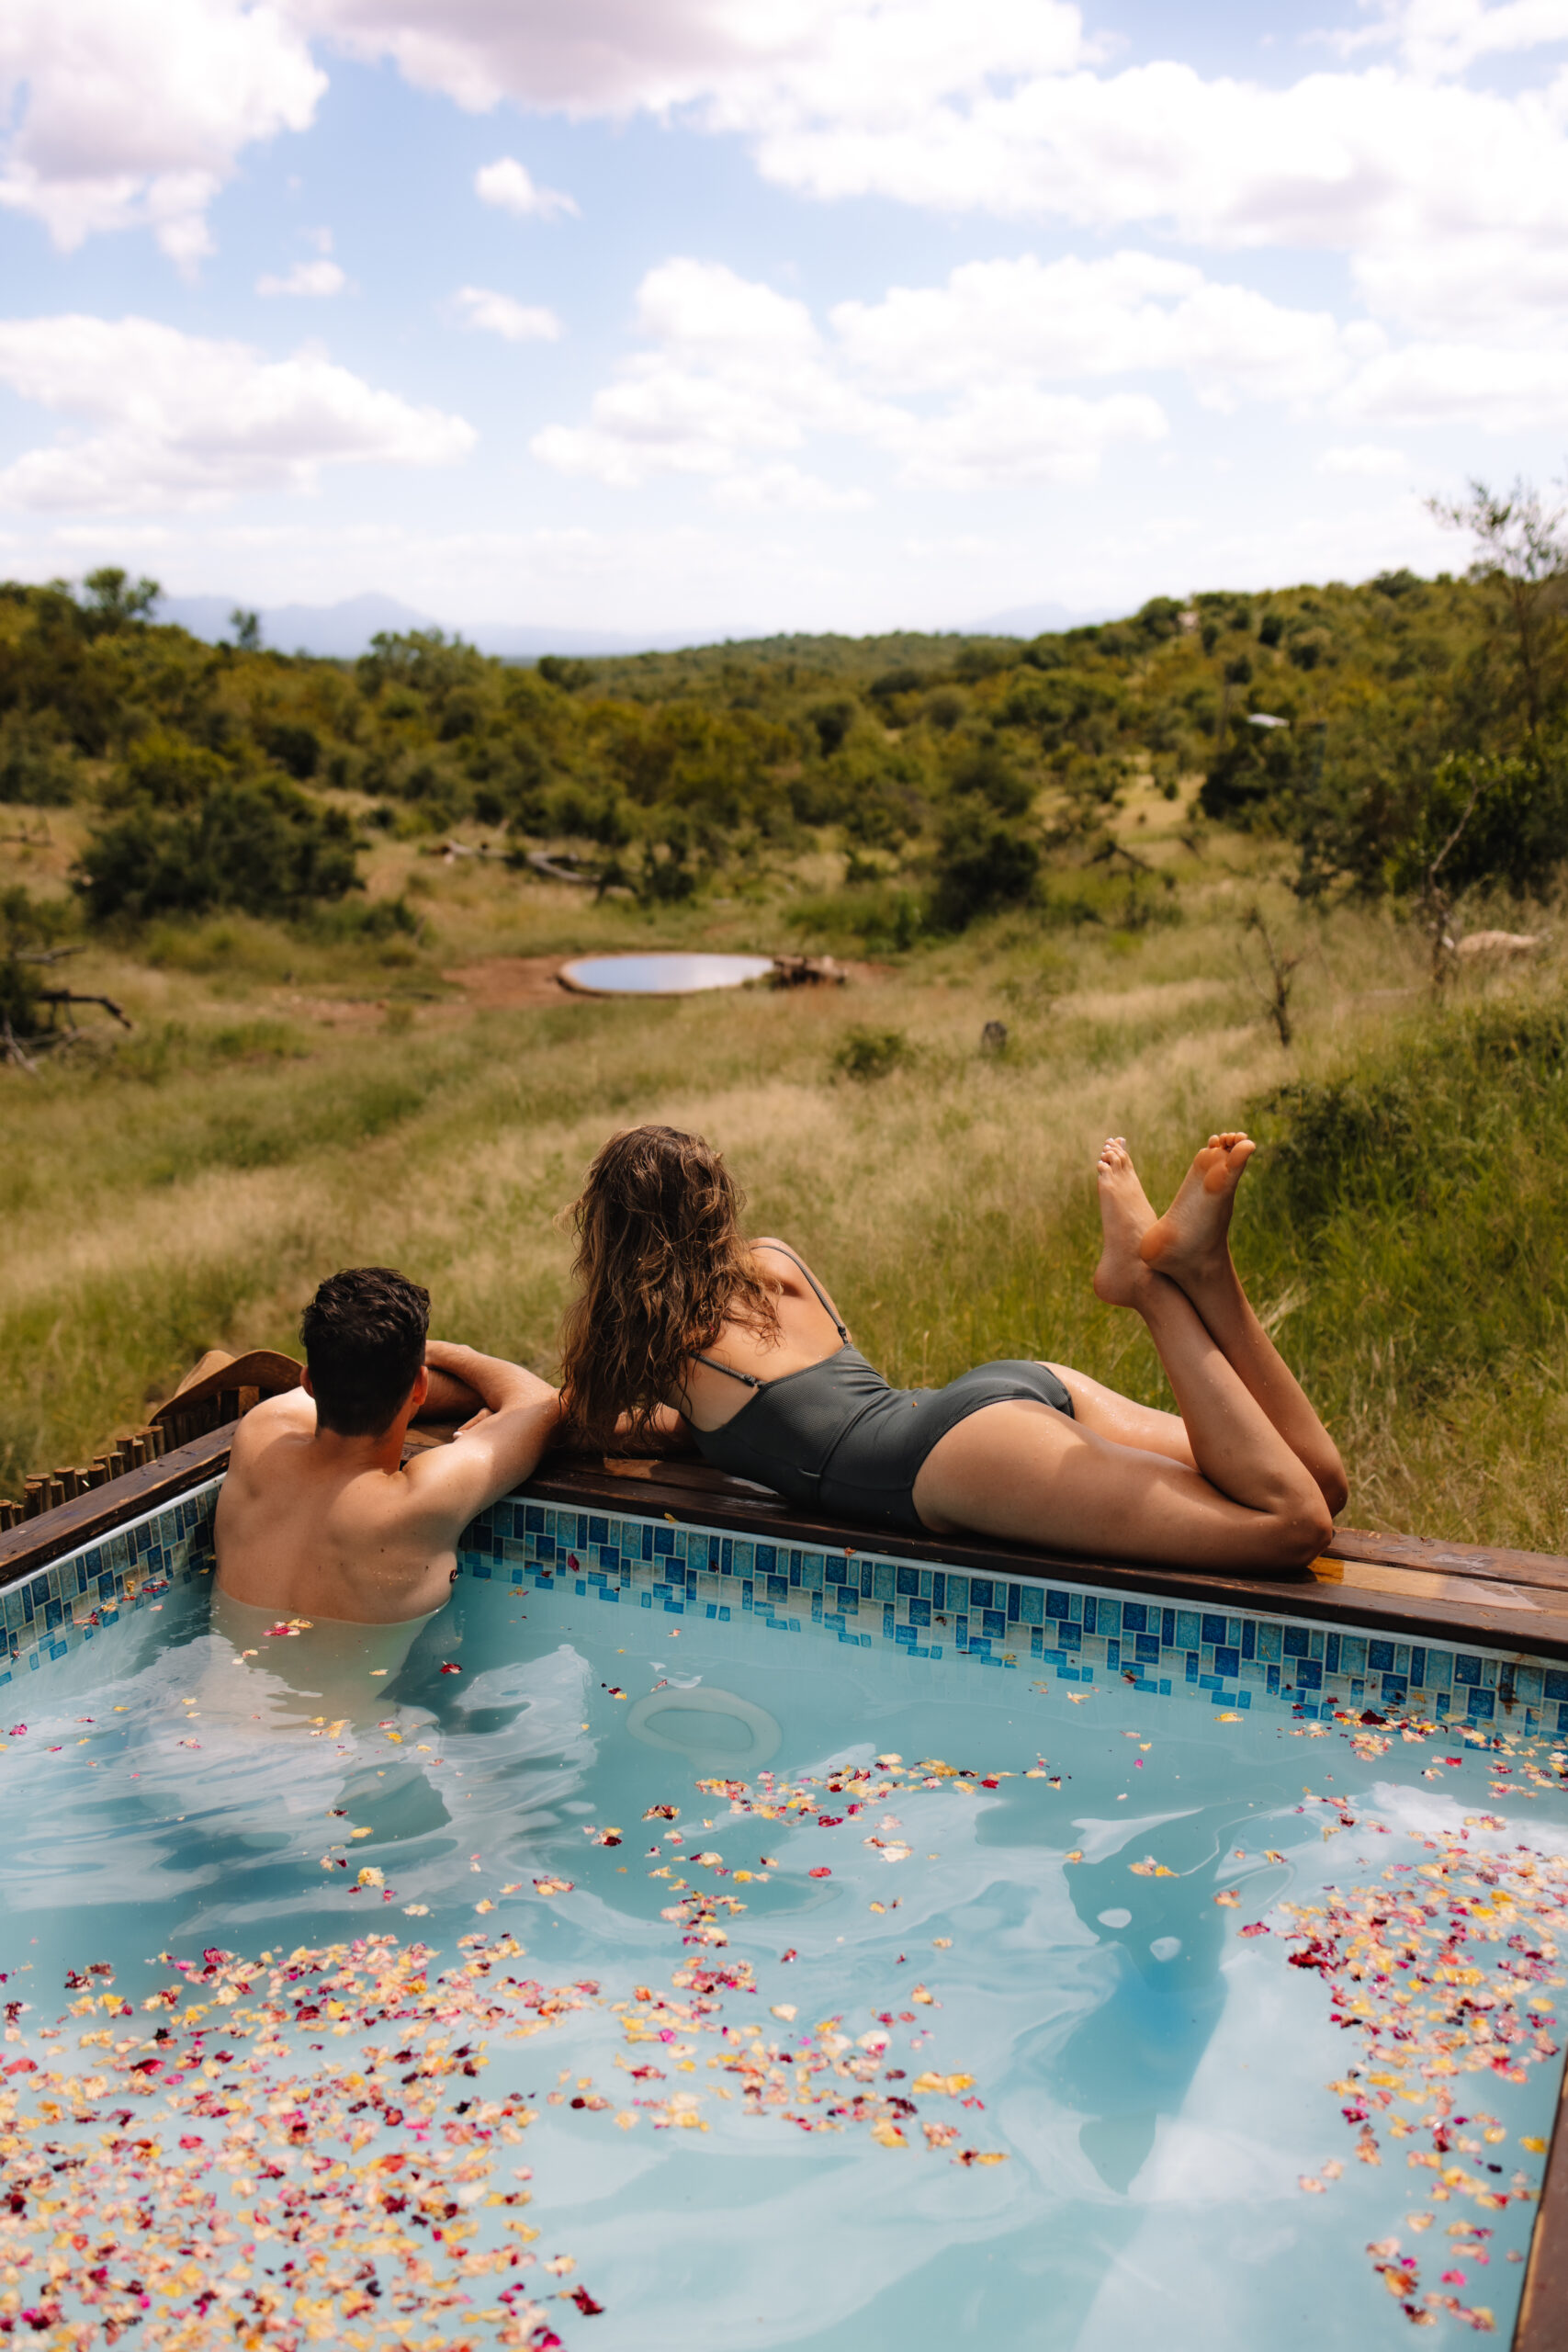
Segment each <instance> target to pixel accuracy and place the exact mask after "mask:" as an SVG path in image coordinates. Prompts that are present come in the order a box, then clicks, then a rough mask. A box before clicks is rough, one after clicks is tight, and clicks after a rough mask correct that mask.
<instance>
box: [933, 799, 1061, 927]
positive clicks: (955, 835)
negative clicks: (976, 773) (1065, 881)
mask: <svg viewBox="0 0 1568 2352" xmlns="http://www.w3.org/2000/svg"><path fill="white" fill-rule="evenodd" d="M1039 873H1040V844H1039V842H1037V841H1035V840H1034V839H1033V837H1032V835H1031V834H1029V833H1026V832H1024V831H1022V830H1021V828H1020V827H1019V826H1018V825H1017V824H1016V823H1013V822H1010V820H1008V819H1007V818H1005V817H1002V816H998V814H997V812H996V811H995V810H994V809H992V808H990V807H989V806H988V805H987V802H985V801H983V800H980V799H978V798H973V797H965V798H964V799H963V800H959V801H955V802H954V803H953V808H952V809H951V810H950V811H949V813H948V815H947V817H946V818H945V819H944V820H943V823H942V832H941V836H940V839H939V842H938V845H937V859H936V877H937V878H936V892H935V896H934V898H933V900H932V912H933V914H934V915H935V917H936V920H937V921H938V922H939V923H941V924H942V925H943V927H944V928H945V929H947V930H949V931H962V930H963V929H964V925H965V924H966V923H968V922H972V921H973V920H974V918H975V916H976V915H980V914H987V913H989V912H990V910H992V909H993V908H995V907H1003V906H1017V905H1018V904H1020V903H1021V901H1022V900H1023V899H1028V898H1029V897H1030V896H1031V895H1032V891H1033V889H1034V885H1035V882H1036V880H1037V879H1038V877H1039Z"/></svg>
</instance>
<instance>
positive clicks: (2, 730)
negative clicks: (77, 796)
mask: <svg viewBox="0 0 1568 2352" xmlns="http://www.w3.org/2000/svg"><path fill="white" fill-rule="evenodd" d="M75 782H76V767H75V763H74V761H73V759H72V757H71V752H70V748H69V746H68V745H67V744H65V743H63V742H62V741H61V738H60V736H59V734H58V732H57V730H56V729H55V727H54V724H53V722H52V721H51V719H49V718H44V717H43V716H42V715H41V713H35V712H31V711H20V710H17V711H12V712H10V713H9V715H8V716H7V717H6V718H4V719H0V800H5V801H20V802H22V803H24V804H25V805H26V806H27V807H28V808H32V809H63V808H64V807H65V806H66V804H67V802H68V801H70V800H71V799H72V798H73V796H74V791H75Z"/></svg>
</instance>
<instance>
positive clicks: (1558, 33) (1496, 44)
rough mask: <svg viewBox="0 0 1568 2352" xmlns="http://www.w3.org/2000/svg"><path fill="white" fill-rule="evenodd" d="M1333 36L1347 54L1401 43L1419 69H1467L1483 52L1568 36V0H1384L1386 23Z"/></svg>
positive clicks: (1421, 71) (1498, 52) (1452, 71)
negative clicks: (1497, 2)
mask: <svg viewBox="0 0 1568 2352" xmlns="http://www.w3.org/2000/svg"><path fill="white" fill-rule="evenodd" d="M1329 39H1330V40H1331V41H1332V42H1333V44H1334V46H1335V47H1336V48H1337V49H1338V50H1339V51H1341V53H1342V54H1345V55H1349V54H1351V53H1352V52H1353V51H1356V50H1359V49H1365V48H1368V47H1369V46H1371V44H1372V43H1374V42H1382V43H1397V44H1398V46H1399V48H1400V50H1401V51H1402V52H1403V53H1404V57H1405V59H1406V61H1407V62H1408V63H1409V64H1410V66H1411V67H1412V69H1413V71H1415V72H1416V73H1417V74H1428V75H1431V76H1434V77H1436V76H1437V75H1438V74H1462V73H1463V72H1464V71H1465V69H1466V68H1467V67H1468V66H1471V65H1473V64H1474V63H1475V62H1476V60H1477V59H1478V58H1481V57H1495V56H1499V55H1502V54H1504V53H1506V52H1508V51H1519V50H1525V49H1539V48H1541V47H1544V46H1545V45H1547V44H1549V43H1553V42H1558V41H1568V0H1503V6H1487V5H1486V0H1384V5H1383V15H1382V23H1381V24H1380V25H1375V26H1369V27H1367V28H1364V29H1362V30H1359V31H1352V32H1339V33H1333V34H1330V35H1329Z"/></svg>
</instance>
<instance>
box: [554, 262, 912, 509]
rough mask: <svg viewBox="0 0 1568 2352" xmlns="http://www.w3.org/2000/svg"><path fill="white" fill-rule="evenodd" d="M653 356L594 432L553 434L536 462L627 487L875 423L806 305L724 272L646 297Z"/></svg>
mask: <svg viewBox="0 0 1568 2352" xmlns="http://www.w3.org/2000/svg"><path fill="white" fill-rule="evenodd" d="M637 325H638V327H639V329H640V331H641V333H642V334H644V335H645V336H646V337H647V338H648V339H649V341H650V342H651V343H652V344H653V345H654V346H655V347H654V348H653V349H652V350H649V351H643V352H639V353H638V354H637V355H636V356H634V357H633V358H631V359H629V360H627V361H626V363H625V364H624V366H623V368H622V371H621V375H620V380H619V381H618V382H616V383H614V384H611V385H607V386H606V387H605V388H604V390H601V391H599V392H596V393H595V394H594V397H593V401H592V405H591V408H590V412H589V422H588V423H587V424H585V425H576V426H572V425H550V426H547V428H546V429H545V431H544V432H542V433H539V434H536V435H535V437H534V440H533V442H532V444H531V447H532V448H533V451H534V454H535V456H536V458H541V459H542V460H543V461H544V463H545V464H547V465H549V466H553V467H555V468H557V469H558V470H559V471H561V472H563V473H571V474H589V475H592V476H595V477H597V479H598V480H599V481H605V482H609V483H612V484H615V485H616V486H617V487H623V488H629V487H632V486H633V485H635V484H637V483H638V482H640V481H644V480H646V479H647V477H648V476H649V474H652V473H691V474H713V475H720V474H728V473H732V472H735V471H737V470H738V469H739V468H740V466H741V464H742V462H743V460H744V459H745V458H747V457H748V456H749V455H750V454H752V453H755V452H762V451H767V452H776V451H782V450H786V449H795V448H798V447H800V444H801V442H802V441H803V439H804V438H805V435H806V433H807V430H808V429H815V430H826V431H834V430H838V431H853V430H856V429H859V430H864V429H865V428H866V426H867V424H870V423H872V422H873V421H874V417H875V415H876V413H877V412H876V410H875V409H874V407H873V405H872V404H871V403H868V402H866V401H863V399H862V398H861V396H860V395H858V394H856V393H855V392H853V391H852V390H850V388H849V387H848V386H846V385H845V384H844V383H843V382H842V381H841V380H840V377H839V376H838V374H837V373H836V371H835V369H834V368H833V366H832V364H831V362H830V359H829V355H828V353H827V351H826V349H825V347H824V345H823V344H822V339H821V337H820V335H819V334H818V330H817V327H816V325H815V323H814V322H813V321H812V317H811V313H810V312H809V311H808V310H807V307H806V305H805V303H804V302H798V301H795V300H793V299H792V298H790V297H789V296H787V295H783V294H776V293H775V292H774V291H773V288H771V287H768V286H759V285H756V284H754V283H751V282H750V281H748V280H747V279H745V278H741V277H737V276H736V274H735V272H734V271H733V270H730V269H727V268H725V267H724V266H723V265H722V264H721V263H718V262H700V261H693V260H689V259H678V260H674V261H668V262H664V263H662V264H661V265H660V266H659V267H658V268H657V269H652V270H650V271H649V274H648V276H647V277H645V278H644V280H643V282H642V285H641V287H640V288H639V289H638V293H637Z"/></svg>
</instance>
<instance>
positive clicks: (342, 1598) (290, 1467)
mask: <svg viewBox="0 0 1568 2352" xmlns="http://www.w3.org/2000/svg"><path fill="white" fill-rule="evenodd" d="M429 1321H430V1294H429V1293H428V1291H424V1290H422V1289H421V1288H420V1286H419V1284H418V1283H411V1282H409V1281H407V1280H406V1279H405V1278H404V1276H403V1275H401V1274H399V1273H394V1272H392V1271H391V1270H390V1268H389V1267H386V1266H356V1267H352V1268H350V1269H349V1270H348V1271H347V1272H344V1273H341V1274H333V1275H332V1276H331V1277H330V1278H329V1280H327V1281H326V1282H324V1283H322V1284H321V1288H320V1290H318V1291H317V1293H316V1295H315V1297H314V1298H313V1299H312V1300H311V1302H310V1306H308V1307H307V1308H306V1309H305V1312H304V1315H303V1317H302V1318H301V1320H300V1327H299V1329H300V1337H301V1338H302V1340H304V1342H305V1362H306V1373H305V1378H304V1382H303V1384H302V1385H301V1386H299V1388H296V1389H294V1390H292V1391H291V1392H290V1393H289V1394H288V1395H287V1396H282V1397H268V1398H267V1399H266V1400H265V1403H262V1404H259V1405H257V1406H255V1407H254V1408H253V1409H252V1410H251V1411H250V1412H249V1413H247V1414H246V1415H245V1417H244V1419H243V1420H242V1421H241V1423H240V1425H239V1428H238V1429H237V1430H235V1432H234V1447H233V1452H232V1453H231V1456H230V1460H229V1475H228V1476H227V1477H226V1478H225V1480H224V1482H223V1487H222V1490H221V1492H220V1495H219V1498H218V1514H217V1525H216V1538H217V1546H218V1591H219V1593H220V1594H221V1595H223V1596H225V1597H226V1598H227V1599H228V1600H234V1601H243V1602H248V1603H249V1604H250V1605H251V1606H253V1607H254V1608H258V1609H265V1610H269V1611H273V1612H274V1613H275V1614H276V1615H278V1616H288V1615H299V1616H302V1617H309V1618H310V1619H312V1620H315V1619H321V1618H337V1619H340V1620H346V1621H348V1622H349V1623H357V1624H401V1623H407V1622H408V1621H409V1620H410V1619H413V1618H422V1617H425V1616H428V1615H429V1614H430V1612H431V1611H433V1610H436V1609H439V1608H440V1607H441V1605H442V1603H443V1602H444V1601H445V1600H446V1598H447V1596H448V1593H449V1591H450V1589H451V1585H452V1580H453V1578H454V1577H456V1575H457V1538H458V1536H459V1534H460V1533H461V1532H462V1531H463V1529H464V1528H465V1527H466V1526H467V1525H468V1521H470V1520H471V1519H473V1518H474V1517H475V1516H476V1514H477V1513H478V1512H479V1511H481V1510H483V1509H484V1508H485V1505H486V1504H487V1503H491V1502H493V1501H494V1500H495V1498H496V1497H497V1496H498V1495H504V1494H506V1493H508V1492H509V1491H510V1490H511V1488H512V1487H515V1486H516V1485H517V1484H518V1482H519V1481H520V1480H521V1479H524V1478H525V1477H526V1476H528V1474H529V1472H530V1471H531V1470H532V1469H533V1468H534V1466H535V1464H536V1462H537V1461H538V1459H539V1456H540V1454H541V1453H543V1452H544V1450H545V1448H546V1446H547V1444H548V1443H549V1441H550V1439H551V1437H552V1436H553V1434H554V1432H555V1429H556V1425H557V1422H558V1419H559V1418H560V1399H559V1397H558V1396H557V1394H556V1391H555V1390H554V1389H553V1388H551V1387H550V1386H549V1385H548V1384H547V1382H545V1381H543V1380H540V1379H537V1378H536V1375H535V1374H533V1373H531V1372H525V1371H524V1369H523V1368H522V1366H521V1365H520V1364H515V1363H502V1361H501V1359H500V1358H499V1357H496V1356H485V1355H480V1354H479V1351H478V1350H477V1349H474V1348H463V1347H456V1346H454V1345H452V1344H451V1343H450V1342H449V1341H447V1340H428V1339H427V1338H426V1332H427V1329H428V1326H429ZM422 1410H423V1412H424V1413H425V1415H426V1417H427V1418H436V1417H439V1418H443V1419H457V1418H458V1416H459V1415H461V1414H463V1413H468V1415H469V1416H470V1418H469V1419H468V1420H467V1421H466V1422H465V1423H464V1425H463V1427H462V1428H461V1429H460V1430H458V1431H457V1436H456V1437H455V1438H454V1439H453V1441H452V1442H451V1443H450V1444H449V1445H434V1446H432V1447H430V1448H429V1449H428V1450H427V1451H424V1452H422V1453H416V1454H414V1456H413V1457H412V1460H411V1461H409V1462H408V1463H407V1464H404V1462H403V1459H402V1455H403V1446H404V1441H405V1439H406V1438H407V1435H408V1429H409V1423H410V1422H411V1421H412V1419H414V1417H415V1415H416V1414H418V1413H420V1412H421V1411H422Z"/></svg>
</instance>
